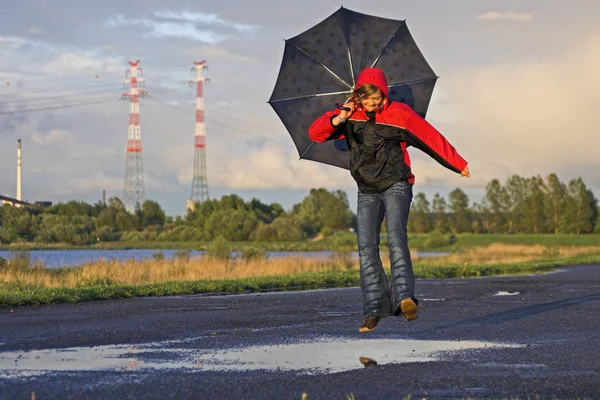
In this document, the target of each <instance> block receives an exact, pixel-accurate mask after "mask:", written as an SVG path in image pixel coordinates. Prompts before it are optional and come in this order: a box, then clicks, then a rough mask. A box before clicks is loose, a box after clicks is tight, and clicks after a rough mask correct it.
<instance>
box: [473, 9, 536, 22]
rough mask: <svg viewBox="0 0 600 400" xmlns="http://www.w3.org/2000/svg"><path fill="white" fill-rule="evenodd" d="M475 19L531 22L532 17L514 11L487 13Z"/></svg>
mask: <svg viewBox="0 0 600 400" xmlns="http://www.w3.org/2000/svg"><path fill="white" fill-rule="evenodd" d="M477 19H479V20H482V21H531V20H532V19H533V15H532V14H529V13H518V12H514V11H504V12H499V11H490V12H488V13H485V14H480V15H478V16H477Z"/></svg>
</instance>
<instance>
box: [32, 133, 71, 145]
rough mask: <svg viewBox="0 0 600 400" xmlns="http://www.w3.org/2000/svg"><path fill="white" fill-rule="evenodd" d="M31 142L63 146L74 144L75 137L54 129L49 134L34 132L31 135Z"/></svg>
mask: <svg viewBox="0 0 600 400" xmlns="http://www.w3.org/2000/svg"><path fill="white" fill-rule="evenodd" d="M31 140H33V142H34V143H36V144H41V145H45V144H52V143H62V144H68V145H71V144H73V135H72V134H71V132H67V131H64V130H61V129H52V130H50V131H48V132H47V133H42V132H34V133H33V134H31Z"/></svg>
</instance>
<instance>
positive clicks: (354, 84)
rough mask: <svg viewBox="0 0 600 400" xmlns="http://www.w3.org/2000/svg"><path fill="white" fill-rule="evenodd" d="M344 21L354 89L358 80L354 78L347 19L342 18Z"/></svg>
mask: <svg viewBox="0 0 600 400" xmlns="http://www.w3.org/2000/svg"><path fill="white" fill-rule="evenodd" d="M342 8H343V7H342ZM342 21H343V22H344V33H345V36H346V46H348V61H349V62H350V76H351V77H352V87H354V86H356V80H355V78H354V66H353V65H352V51H351V50H350V42H349V41H348V30H347V27H346V18H342Z"/></svg>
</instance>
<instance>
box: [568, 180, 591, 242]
mask: <svg viewBox="0 0 600 400" xmlns="http://www.w3.org/2000/svg"><path fill="white" fill-rule="evenodd" d="M567 193H568V195H567V200H566V208H565V212H564V214H563V216H562V218H561V230H563V229H564V232H565V233H577V234H581V233H591V232H593V230H594V223H595V221H596V219H597V216H598V200H597V199H596V198H595V197H594V194H593V192H592V191H591V190H590V189H588V188H587V186H586V185H585V183H584V182H583V180H582V179H581V178H577V179H573V180H571V181H569V185H568V188H567Z"/></svg>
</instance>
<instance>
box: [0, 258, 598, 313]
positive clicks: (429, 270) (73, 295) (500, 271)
mask: <svg viewBox="0 0 600 400" xmlns="http://www.w3.org/2000/svg"><path fill="white" fill-rule="evenodd" d="M583 264H600V256H597V255H596V256H581V257H570V258H562V259H546V260H536V261H528V262H522V263H514V264H490V265H469V266H464V265H447V266H441V267H440V266H435V267H432V266H427V265H418V266H415V276H416V277H418V278H426V279H433V278H467V277H478V276H492V275H508V274H510V275H512V274H530V273H540V272H545V271H549V270H552V269H554V268H556V267H559V266H564V265H583ZM359 284H360V275H359V271H358V270H350V271H330V272H319V273H308V274H299V275H288V276H270V277H258V278H248V279H236V280H203V281H174V282H165V283H156V284H145V285H95V286H87V287H79V288H59V289H56V288H36V287H32V286H25V285H19V284H18V283H17V284H11V285H10V286H8V285H7V284H3V285H1V286H0V307H8V306H25V305H35V304H54V303H75V302H80V301H91V300H107V299H121V298H131V297H145V296H173V295H186V294H207V295H225V294H241V293H258V292H270V291H294V290H307V289H319V288H338V287H348V286H358V285H359Z"/></svg>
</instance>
